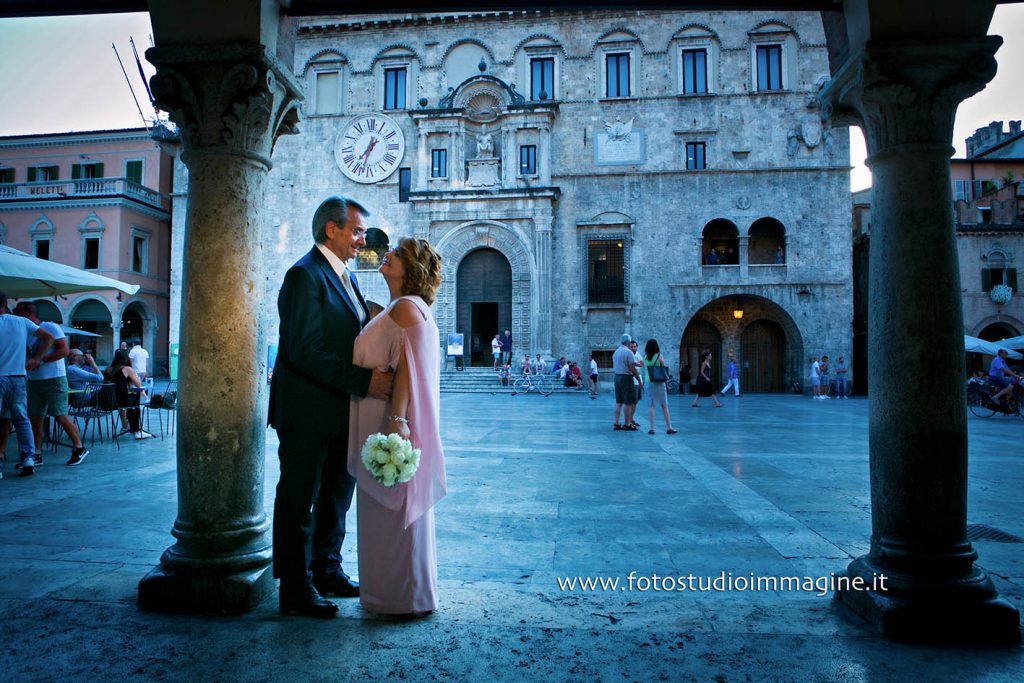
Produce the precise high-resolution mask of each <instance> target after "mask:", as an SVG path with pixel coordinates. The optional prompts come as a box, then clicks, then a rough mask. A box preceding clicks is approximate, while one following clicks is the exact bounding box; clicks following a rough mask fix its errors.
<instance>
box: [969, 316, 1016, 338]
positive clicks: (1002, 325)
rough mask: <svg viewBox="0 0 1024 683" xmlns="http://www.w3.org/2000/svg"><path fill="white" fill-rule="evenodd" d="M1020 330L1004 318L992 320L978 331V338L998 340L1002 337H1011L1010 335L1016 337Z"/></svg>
mask: <svg viewBox="0 0 1024 683" xmlns="http://www.w3.org/2000/svg"><path fill="white" fill-rule="evenodd" d="M1019 334H1020V332H1019V331H1018V330H1016V329H1014V328H1013V326H1012V325H1010V324H1009V323H1007V322H1004V321H1002V320H1000V321H997V322H992V323H989V324H988V325H986V326H985V327H984V328H982V330H981V331H980V332H978V338H979V339H984V340H985V341H990V342H997V341H999V340H1001V339H1009V338H1010V337H1016V336H1017V335H1019Z"/></svg>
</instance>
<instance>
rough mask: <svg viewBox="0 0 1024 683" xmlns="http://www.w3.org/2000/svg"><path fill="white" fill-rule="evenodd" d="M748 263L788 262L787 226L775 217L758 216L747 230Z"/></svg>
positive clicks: (777, 263)
mask: <svg viewBox="0 0 1024 683" xmlns="http://www.w3.org/2000/svg"><path fill="white" fill-rule="evenodd" d="M747 234H748V235H749V236H750V241H749V242H747V263H749V264H751V265H770V264H774V265H783V264H785V263H786V228H785V227H784V226H783V225H782V223H780V222H779V221H777V220H776V219H774V218H758V219H757V220H756V221H754V222H753V223H752V224H751V225H750V230H749V231H748V232H747Z"/></svg>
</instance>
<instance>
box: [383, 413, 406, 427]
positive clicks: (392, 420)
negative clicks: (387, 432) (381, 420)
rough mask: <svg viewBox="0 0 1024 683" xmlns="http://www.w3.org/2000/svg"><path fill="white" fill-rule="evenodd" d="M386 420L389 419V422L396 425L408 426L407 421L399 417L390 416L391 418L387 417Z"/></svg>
mask: <svg viewBox="0 0 1024 683" xmlns="http://www.w3.org/2000/svg"><path fill="white" fill-rule="evenodd" d="M388 419H389V420H390V421H391V422H398V423H400V424H404V425H407V424H409V420H407V419H405V418H404V417H400V416H398V415H392V416H391V417H389V418H388Z"/></svg>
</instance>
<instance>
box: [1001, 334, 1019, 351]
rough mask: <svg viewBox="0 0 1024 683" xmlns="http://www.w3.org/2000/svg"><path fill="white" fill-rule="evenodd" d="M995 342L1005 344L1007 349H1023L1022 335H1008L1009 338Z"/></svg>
mask: <svg viewBox="0 0 1024 683" xmlns="http://www.w3.org/2000/svg"><path fill="white" fill-rule="evenodd" d="M996 344H999V345H1000V346H1005V347H1006V348H1008V349H1024V335H1021V336H1019V337H1010V338H1009V339H1000V340H999V341H997V342H996Z"/></svg>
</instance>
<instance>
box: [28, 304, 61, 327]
mask: <svg viewBox="0 0 1024 683" xmlns="http://www.w3.org/2000/svg"><path fill="white" fill-rule="evenodd" d="M32 303H34V304H35V305H36V315H37V316H39V319H40V320H42V321H43V322H51V323H57V324H58V325H60V324H61V323H63V322H64V316H63V315H61V313H60V309H59V308H57V305H56V304H55V303H53V302H52V301H49V300H48V299H36V300H35V301H33V302H32Z"/></svg>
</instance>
